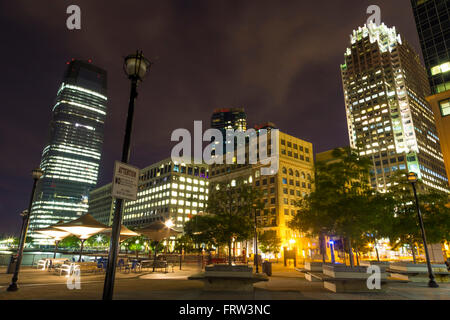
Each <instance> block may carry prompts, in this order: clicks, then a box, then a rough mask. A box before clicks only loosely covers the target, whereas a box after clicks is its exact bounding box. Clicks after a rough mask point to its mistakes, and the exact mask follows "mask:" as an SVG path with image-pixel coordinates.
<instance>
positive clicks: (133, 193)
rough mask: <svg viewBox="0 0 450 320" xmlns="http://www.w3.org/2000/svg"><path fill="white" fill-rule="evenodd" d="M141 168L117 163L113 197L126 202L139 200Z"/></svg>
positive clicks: (113, 182) (113, 181) (115, 165)
mask: <svg viewBox="0 0 450 320" xmlns="http://www.w3.org/2000/svg"><path fill="white" fill-rule="evenodd" d="M138 183H139V168H136V167H133V166H130V165H129V164H126V163H123V162H120V161H116V162H115V164H114V176H113V180H112V197H113V198H117V199H124V200H137V192H138Z"/></svg>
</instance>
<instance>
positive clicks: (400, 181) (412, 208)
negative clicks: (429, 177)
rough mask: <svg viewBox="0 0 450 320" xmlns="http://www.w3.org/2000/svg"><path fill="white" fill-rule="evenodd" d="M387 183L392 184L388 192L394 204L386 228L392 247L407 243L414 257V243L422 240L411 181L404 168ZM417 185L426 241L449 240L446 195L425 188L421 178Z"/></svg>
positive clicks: (449, 230)
mask: <svg viewBox="0 0 450 320" xmlns="http://www.w3.org/2000/svg"><path fill="white" fill-rule="evenodd" d="M390 183H391V185H392V186H391V188H390V191H389V193H388V196H390V197H391V199H392V201H393V206H394V214H393V217H392V219H391V221H392V228H391V230H389V238H390V240H391V245H392V247H393V248H394V249H395V248H397V247H399V246H404V245H408V246H409V247H410V248H411V250H412V253H413V258H414V260H415V252H414V247H415V245H416V244H421V243H422V242H423V241H422V234H421V230H420V225H419V218H418V215H417V208H416V202H415V198H414V193H413V189H412V186H411V183H410V182H408V180H407V172H406V171H397V172H395V174H393V175H392V177H391V179H390ZM416 189H417V191H418V199H419V205H420V211H421V214H422V218H423V224H424V228H425V233H426V236H427V242H428V244H431V243H440V242H443V241H448V240H450V208H448V195H447V194H445V193H442V192H437V191H425V186H424V184H423V183H422V182H421V181H420V180H419V181H418V182H417V183H416Z"/></svg>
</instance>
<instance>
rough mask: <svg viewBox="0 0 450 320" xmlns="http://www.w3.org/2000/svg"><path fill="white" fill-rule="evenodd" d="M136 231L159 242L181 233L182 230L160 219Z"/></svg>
mask: <svg viewBox="0 0 450 320" xmlns="http://www.w3.org/2000/svg"><path fill="white" fill-rule="evenodd" d="M136 232H139V233H140V234H142V235H143V236H146V237H147V238H149V239H150V240H153V241H158V242H159V241H161V240H164V239H167V238H169V237H171V236H175V235H177V234H179V233H181V231H177V230H175V229H172V228H170V227H168V226H167V225H166V224H165V223H164V222H162V221H159V220H158V221H155V222H152V223H151V224H149V225H148V226H146V227H144V228H141V229H137V230H136Z"/></svg>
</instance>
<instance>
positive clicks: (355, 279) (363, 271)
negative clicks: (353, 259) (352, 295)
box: [322, 265, 387, 292]
mask: <svg viewBox="0 0 450 320" xmlns="http://www.w3.org/2000/svg"><path fill="white" fill-rule="evenodd" d="M367 268H368V267H365V266H362V267H361V266H360V267H353V268H351V267H347V266H344V265H324V266H323V278H322V281H323V286H324V288H325V289H327V290H330V291H332V292H379V291H382V290H383V284H385V283H386V282H387V275H386V269H385V268H383V267H380V269H381V270H380V271H381V274H380V284H381V286H380V289H369V288H368V286H367V279H368V278H369V277H370V276H371V275H372V274H371V273H367Z"/></svg>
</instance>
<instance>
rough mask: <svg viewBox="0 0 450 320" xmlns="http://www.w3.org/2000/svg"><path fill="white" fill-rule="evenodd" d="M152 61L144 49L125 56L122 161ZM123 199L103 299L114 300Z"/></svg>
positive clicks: (117, 209)
mask: <svg viewBox="0 0 450 320" xmlns="http://www.w3.org/2000/svg"><path fill="white" fill-rule="evenodd" d="M150 66H151V62H150V61H149V60H147V59H146V58H145V57H144V56H143V54H142V51H140V52H139V51H136V53H135V54H131V55H129V56H127V57H126V58H125V62H124V71H125V73H126V74H127V76H128V78H129V79H130V80H131V92H130V102H129V104H128V115H127V124H126V129H125V137H124V140H123V148H122V162H123V163H128V161H129V159H130V141H131V129H132V126H133V114H134V103H135V100H136V98H137V95H138V93H137V85H138V82H139V81H142V80H143V78H144V76H145V74H146V73H147V70H148V69H149V68H150ZM122 206H123V199H116V207H115V210H114V220H113V225H112V231H111V244H110V247H109V255H108V266H107V269H106V276H105V284H104V287H103V300H112V297H113V290H114V277H115V273H116V263H117V261H116V260H117V254H118V251H119V237H120V227H121V224H122Z"/></svg>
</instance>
